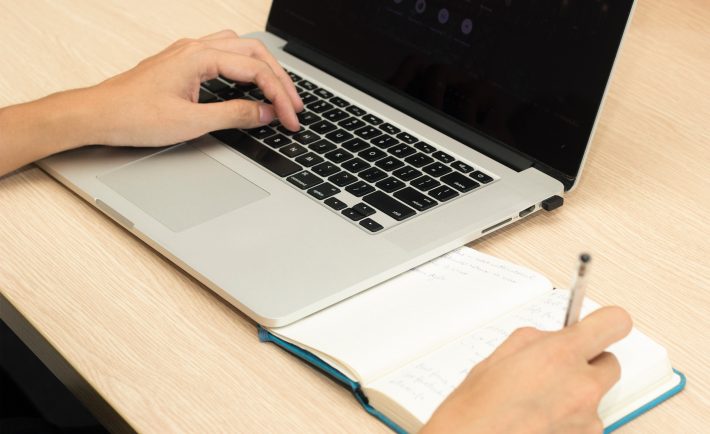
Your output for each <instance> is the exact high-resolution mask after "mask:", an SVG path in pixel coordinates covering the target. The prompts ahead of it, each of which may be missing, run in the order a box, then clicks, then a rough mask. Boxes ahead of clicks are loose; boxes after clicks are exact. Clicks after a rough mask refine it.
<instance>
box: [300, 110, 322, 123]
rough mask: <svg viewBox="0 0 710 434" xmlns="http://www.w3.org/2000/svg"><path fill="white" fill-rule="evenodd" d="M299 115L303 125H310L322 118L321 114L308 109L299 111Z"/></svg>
mask: <svg viewBox="0 0 710 434" xmlns="http://www.w3.org/2000/svg"><path fill="white" fill-rule="evenodd" d="M297 116H298V121H299V122H300V123H301V125H310V124H313V123H316V122H318V121H319V120H320V116H318V115H317V114H315V113H313V112H309V111H306V110H304V111H302V112H301V113H298V115H297Z"/></svg>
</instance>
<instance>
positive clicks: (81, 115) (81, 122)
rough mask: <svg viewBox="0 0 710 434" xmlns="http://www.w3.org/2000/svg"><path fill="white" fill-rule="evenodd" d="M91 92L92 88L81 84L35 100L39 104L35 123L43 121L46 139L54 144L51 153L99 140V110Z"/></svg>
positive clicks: (99, 141)
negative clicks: (76, 87) (40, 105)
mask: <svg viewBox="0 0 710 434" xmlns="http://www.w3.org/2000/svg"><path fill="white" fill-rule="evenodd" d="M93 94H94V91H93V88H81V89H74V90H69V91H65V92H60V93H55V94H52V95H50V96H48V97H47V98H44V99H42V100H40V101H38V103H41V104H42V107H41V109H40V110H38V112H37V114H38V117H39V119H37V123H38V124H39V125H42V124H44V125H43V127H44V129H43V131H44V132H46V135H47V136H48V137H46V140H47V142H49V143H51V146H53V147H54V149H51V150H50V151H51V152H49V153H50V154H51V153H55V152H61V151H66V150H69V149H74V148H79V147H81V146H85V145H92V144H99V143H101V126H100V123H99V122H98V119H99V110H98V107H95V97H94V95H93Z"/></svg>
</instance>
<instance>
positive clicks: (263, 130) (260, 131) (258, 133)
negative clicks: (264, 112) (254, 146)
mask: <svg viewBox="0 0 710 434" xmlns="http://www.w3.org/2000/svg"><path fill="white" fill-rule="evenodd" d="M247 133H249V134H250V135H251V136H253V137H255V138H257V139H265V138H267V137H271V136H273V135H274V134H276V131H274V130H272V129H271V128H269V127H267V126H263V127H259V128H252V129H251V130H247Z"/></svg>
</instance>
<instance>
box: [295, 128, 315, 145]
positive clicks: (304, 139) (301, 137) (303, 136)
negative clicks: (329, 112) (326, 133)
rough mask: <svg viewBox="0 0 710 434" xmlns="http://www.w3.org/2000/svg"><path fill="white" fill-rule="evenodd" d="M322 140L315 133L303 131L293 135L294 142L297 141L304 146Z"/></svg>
mask: <svg viewBox="0 0 710 434" xmlns="http://www.w3.org/2000/svg"><path fill="white" fill-rule="evenodd" d="M319 139H320V137H319V136H318V134H316V133H314V132H313V131H301V132H300V133H297V134H294V135H293V140H295V141H297V142H298V143H300V144H302V145H308V144H311V143H313V142H316V141H318V140H319Z"/></svg>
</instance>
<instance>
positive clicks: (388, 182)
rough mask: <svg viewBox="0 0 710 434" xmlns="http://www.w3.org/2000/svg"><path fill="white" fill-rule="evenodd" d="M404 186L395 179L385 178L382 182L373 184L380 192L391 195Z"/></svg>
mask: <svg viewBox="0 0 710 434" xmlns="http://www.w3.org/2000/svg"><path fill="white" fill-rule="evenodd" d="M404 186H405V184H404V182H402V181H400V180H399V179H397V178H393V177H391V176H390V177H389V178H385V179H383V180H382V181H380V182H378V183H377V184H375V187H377V188H379V189H380V190H383V191H385V192H387V193H392V192H393V191H395V190H399V189H400V188H403V187H404Z"/></svg>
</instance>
